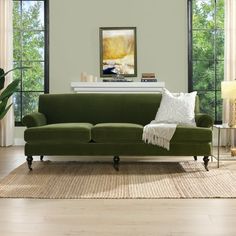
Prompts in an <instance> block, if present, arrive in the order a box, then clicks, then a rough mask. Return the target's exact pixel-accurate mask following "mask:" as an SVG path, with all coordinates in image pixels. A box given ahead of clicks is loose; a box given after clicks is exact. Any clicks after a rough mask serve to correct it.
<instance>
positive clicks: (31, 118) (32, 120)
mask: <svg viewBox="0 0 236 236" xmlns="http://www.w3.org/2000/svg"><path fill="white" fill-rule="evenodd" d="M22 122H23V124H24V125H25V126H26V127H27V128H30V127H36V126H42V125H46V124H47V119H46V117H45V115H44V114H43V113H40V112H34V113H31V114H29V115H26V116H24V117H23V120H22Z"/></svg>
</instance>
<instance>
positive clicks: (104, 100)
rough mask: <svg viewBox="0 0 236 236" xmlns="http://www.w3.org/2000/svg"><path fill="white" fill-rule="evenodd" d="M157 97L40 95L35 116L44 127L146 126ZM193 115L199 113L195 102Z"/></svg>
mask: <svg viewBox="0 0 236 236" xmlns="http://www.w3.org/2000/svg"><path fill="white" fill-rule="evenodd" d="M160 102H161V94H159V93H152V94H147V93H146V94H141V93H139V94H122V93H120V94H115V93H113V94H109V93H104V94H99V93H81V94H43V95H40V97H39V112H41V113H43V114H44V115H45V116H46V118H47V123H48V124H53V123H65V122H70V123H71V122H88V123H92V124H98V123H113V122H115V123H119V122H125V123H136V124H141V125H146V124H148V123H150V121H151V120H153V119H154V118H155V115H156V112H157V110H158V108H159V106H160ZM195 112H199V107H198V99H196V107H195Z"/></svg>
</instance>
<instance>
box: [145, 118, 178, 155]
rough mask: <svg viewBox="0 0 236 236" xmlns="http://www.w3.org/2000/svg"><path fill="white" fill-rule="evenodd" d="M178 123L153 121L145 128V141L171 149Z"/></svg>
mask: <svg viewBox="0 0 236 236" xmlns="http://www.w3.org/2000/svg"><path fill="white" fill-rule="evenodd" d="M176 127H177V124H163V123H155V121H152V122H151V123H150V124H148V125H146V126H144V128H143V141H144V142H146V143H151V144H153V145H158V146H160V147H163V148H165V149H167V150H170V140H171V138H172V137H173V135H174V133H175V130H176Z"/></svg>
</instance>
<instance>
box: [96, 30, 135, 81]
mask: <svg viewBox="0 0 236 236" xmlns="http://www.w3.org/2000/svg"><path fill="white" fill-rule="evenodd" d="M99 41H100V77H114V76H115V75H117V74H119V75H122V76H124V77H137V37H136V27H100V28H99Z"/></svg>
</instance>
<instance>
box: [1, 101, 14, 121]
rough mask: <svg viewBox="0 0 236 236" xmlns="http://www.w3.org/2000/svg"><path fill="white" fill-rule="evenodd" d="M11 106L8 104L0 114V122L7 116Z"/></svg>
mask: <svg viewBox="0 0 236 236" xmlns="http://www.w3.org/2000/svg"><path fill="white" fill-rule="evenodd" d="M11 106H12V104H10V105H9V106H8V107H7V108H6V109H5V110H4V111H3V112H0V120H1V119H2V118H3V117H4V116H5V115H6V114H7V112H8V111H9V109H10V108H11Z"/></svg>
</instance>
